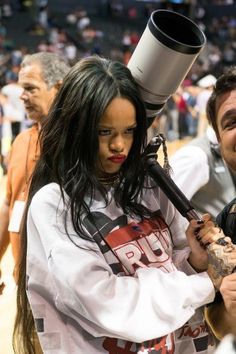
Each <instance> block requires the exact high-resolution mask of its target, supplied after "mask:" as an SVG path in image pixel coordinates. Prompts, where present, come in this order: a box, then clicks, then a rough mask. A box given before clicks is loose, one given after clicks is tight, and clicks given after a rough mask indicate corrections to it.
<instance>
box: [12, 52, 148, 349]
mask: <svg viewBox="0 0 236 354" xmlns="http://www.w3.org/2000/svg"><path fill="white" fill-rule="evenodd" d="M116 97H122V98H126V99H128V100H129V101H130V102H131V103H132V104H133V105H134V107H135V110H136V123H137V128H136V130H135V134H134V140H133V144H132V147H131V150H130V152H129V155H128V157H127V159H126V161H125V163H124V164H123V166H122V168H121V171H120V175H121V176H120V181H121V182H120V183H119V185H118V186H117V188H116V189H115V194H114V198H115V200H116V203H117V204H118V205H119V206H121V207H122V209H123V211H124V212H125V213H128V214H136V215H138V216H140V217H141V218H142V217H143V216H145V215H147V214H148V210H146V209H145V207H143V206H142V205H141V204H140V203H139V198H138V196H139V193H140V191H141V189H142V187H143V181H144V175H145V172H144V168H143V162H142V159H141V154H142V152H143V150H144V148H145V144H146V131H147V120H146V113H145V106H144V103H143V101H142V99H141V96H140V92H139V88H138V85H137V83H136V82H135V80H134V79H133V77H132V75H131V73H130V71H129V69H128V68H127V67H126V66H124V65H123V64H121V63H119V62H113V61H109V60H106V59H103V58H100V57H98V56H91V57H87V58H85V59H82V60H80V61H79V62H78V63H77V64H76V65H75V66H74V67H73V68H71V70H70V71H69V73H68V74H67V76H66V77H65V79H64V81H63V83H62V86H61V88H60V90H59V92H58V94H57V96H56V98H55V100H54V103H53V105H52V107H51V110H50V112H49V115H48V117H47V118H46V119H45V122H43V124H42V129H41V132H40V147H41V156H40V159H39V161H38V163H37V165H36V168H35V172H34V175H33V178H32V182H31V187H30V192H29V198H28V203H27V206H29V204H30V202H31V200H32V197H33V196H34V194H35V193H36V192H37V191H38V190H39V189H40V188H41V187H43V186H44V185H46V184H48V183H50V182H55V183H57V184H58V185H59V186H60V189H61V192H62V197H63V198H64V191H65V192H66V194H67V195H68V196H69V200H70V202H69V205H68V212H70V213H71V218H72V223H73V226H74V229H75V231H76V232H77V234H78V235H79V236H80V237H84V238H86V235H85V234H84V233H83V229H82V225H81V222H80V218H79V217H78V216H79V215H80V214H81V212H82V211H83V212H84V211H85V212H86V211H87V212H89V207H90V204H88V203H85V201H84V199H85V196H87V195H88V193H90V201H91V202H92V199H93V196H94V193H95V191H96V190H99V191H100V193H101V195H102V196H103V197H104V200H105V202H106V203H108V201H107V198H106V189H105V187H104V186H103V185H102V184H101V183H99V180H98V179H97V177H96V172H97V171H96V165H97V164H96V162H97V159H98V151H99V142H98V124H99V120H100V118H101V117H102V115H103V114H104V112H105V110H106V108H107V106H108V105H109V104H110V103H111V101H112V100H113V99H114V98H116ZM124 119H125V117H124ZM26 211H27V209H26ZM68 236H69V235H68ZM26 249H27V232H26V217H25V221H24V226H23V232H22V246H21V250H22V259H21V264H20V267H19V283H18V293H17V316H16V321H15V329H14V337H13V342H14V349H15V353H20V354H22V353H23V352H24V354H33V353H36V352H37V351H36V349H35V348H36V344H35V343H37V340H35V333H34V322H33V317H32V314H31V311H30V309H29V304H28V301H27V298H26V289H25V287H26ZM22 350H23V351H22Z"/></svg>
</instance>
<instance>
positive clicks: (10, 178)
mask: <svg viewBox="0 0 236 354" xmlns="http://www.w3.org/2000/svg"><path fill="white" fill-rule="evenodd" d="M68 70H69V66H68V65H67V63H66V62H65V61H64V60H63V59H62V58H60V57H59V56H57V55H56V54H53V53H36V54H32V55H27V56H26V57H25V58H24V59H23V61H22V63H21V69H20V71H19V85H20V86H21V87H22V89H23V91H22V94H21V99H22V100H23V102H24V106H25V111H26V113H27V115H28V117H29V118H30V119H32V120H33V121H34V125H33V126H32V127H31V128H29V129H27V130H25V131H24V132H22V133H20V134H19V135H18V136H17V137H16V139H15V140H14V143H13V145H12V148H11V152H10V156H9V163H8V172H7V187H6V196H5V199H4V201H3V204H2V206H1V208H0V261H1V259H2V257H3V255H4V253H5V251H6V249H7V247H8V245H9V243H11V246H12V253H13V257H14V261H15V271H14V276H15V280H16V281H17V266H18V262H19V255H20V233H19V232H20V226H21V220H22V217H23V212H24V208H25V203H26V200H27V196H28V191H29V185H30V181H31V177H32V173H33V171H34V167H35V164H36V162H37V160H38V157H39V154H40V150H39V142H38V135H39V130H40V127H41V124H42V121H43V119H45V118H46V117H47V115H48V112H49V109H50V106H51V104H52V102H53V100H54V97H55V96H56V94H57V92H58V90H59V88H60V85H61V83H62V81H63V79H64V77H65V75H66V73H67V71H68Z"/></svg>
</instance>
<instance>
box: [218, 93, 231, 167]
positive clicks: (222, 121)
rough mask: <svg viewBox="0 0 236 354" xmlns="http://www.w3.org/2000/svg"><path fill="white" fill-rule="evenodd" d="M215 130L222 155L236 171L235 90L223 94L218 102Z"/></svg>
mask: <svg viewBox="0 0 236 354" xmlns="http://www.w3.org/2000/svg"><path fill="white" fill-rule="evenodd" d="M218 107H219V108H218V113H217V128H218V132H219V142H220V147H221V152H222V155H223V157H224V159H225V161H226V163H227V164H228V165H229V166H230V168H231V169H233V170H234V171H236V90H233V91H231V92H230V93H226V94H224V95H223V96H222V97H221V98H220V99H219V102H218Z"/></svg>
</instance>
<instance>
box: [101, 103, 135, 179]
mask: <svg viewBox="0 0 236 354" xmlns="http://www.w3.org/2000/svg"><path fill="white" fill-rule="evenodd" d="M136 126H137V123H136V111H135V107H134V105H133V104H132V103H131V102H130V101H129V100H127V99H125V98H121V97H116V98H114V99H113V100H112V101H111V103H110V104H109V105H108V107H107V109H106V110H105V112H104V114H103V116H102V117H101V120H100V122H99V127H98V135H99V154H98V165H97V168H98V174H103V173H109V174H113V173H116V172H118V171H119V170H120V168H121V166H122V164H123V163H124V162H125V160H126V158H127V156H128V154H129V151H130V149H131V146H132V143H133V139H134V132H135V128H136Z"/></svg>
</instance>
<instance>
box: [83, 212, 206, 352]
mask: <svg viewBox="0 0 236 354" xmlns="http://www.w3.org/2000/svg"><path fill="white" fill-rule="evenodd" d="M83 224H84V226H85V227H86V229H87V231H88V232H89V233H90V235H92V236H93V238H94V240H95V241H96V243H97V244H98V246H99V248H100V250H101V252H102V253H103V255H104V257H105V259H106V261H107V263H108V264H109V265H110V266H111V268H112V271H113V273H114V274H117V275H119V276H125V275H134V274H135V272H136V270H137V269H138V268H140V267H141V268H145V267H155V268H159V269H161V271H163V272H172V271H173V270H176V268H175V266H174V264H173V262H172V257H171V254H172V240H171V235H170V230H169V229H168V226H167V224H166V223H165V221H164V219H163V217H162V215H161V212H160V211H159V210H158V211H156V212H155V213H153V215H152V217H151V218H149V219H144V220H143V221H134V220H128V219H127V216H125V215H121V216H119V217H118V218H116V219H115V220H112V219H111V218H109V216H108V215H107V214H104V213H102V212H91V213H90V214H89V215H88V216H86V217H85V218H84V220H83ZM157 296H158V294H157ZM202 322H203V319H202V318H201V320H200V324H199V319H198V321H195V322H194V327H192V324H189V326H188V324H187V325H185V326H187V327H188V328H189V330H188V331H187V332H186V330H185V332H184V333H182V335H180V332H178V335H179V338H178V337H176V333H175V334H173V333H170V334H168V335H166V336H163V337H162V338H158V339H154V340H151V341H147V342H145V343H142V344H137V343H131V342H127V341H124V340H120V339H116V338H105V340H104V343H103V348H104V349H106V350H107V352H108V353H109V354H134V353H142V352H144V351H145V352H147V351H148V352H151V353H152V354H173V353H174V352H175V350H176V344H177V343H175V342H176V340H177V341H180V342H181V343H182V341H185V340H188V341H189V340H191V343H192V346H193V351H192V353H198V352H199V353H200V352H202V350H203V349H204V350H206V349H207V346H208V332H207V329H206V328H205V329H204V331H203V330H202V328H201V330H199V331H198V329H199V328H200V327H201V326H202ZM185 329H186V327H185ZM186 333H187V335H186ZM192 333H199V335H200V337H199V338H196V339H197V340H198V342H200V343H201V344H200V345H198V346H196V344H195V343H194V341H195V336H194V335H192ZM181 343H178V344H177V345H178V347H179V345H180V344H181ZM203 347H204V348H203ZM188 348H189V346H188ZM198 348H199V349H200V350H198ZM182 353H183V354H184V351H183V352H182Z"/></svg>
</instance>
